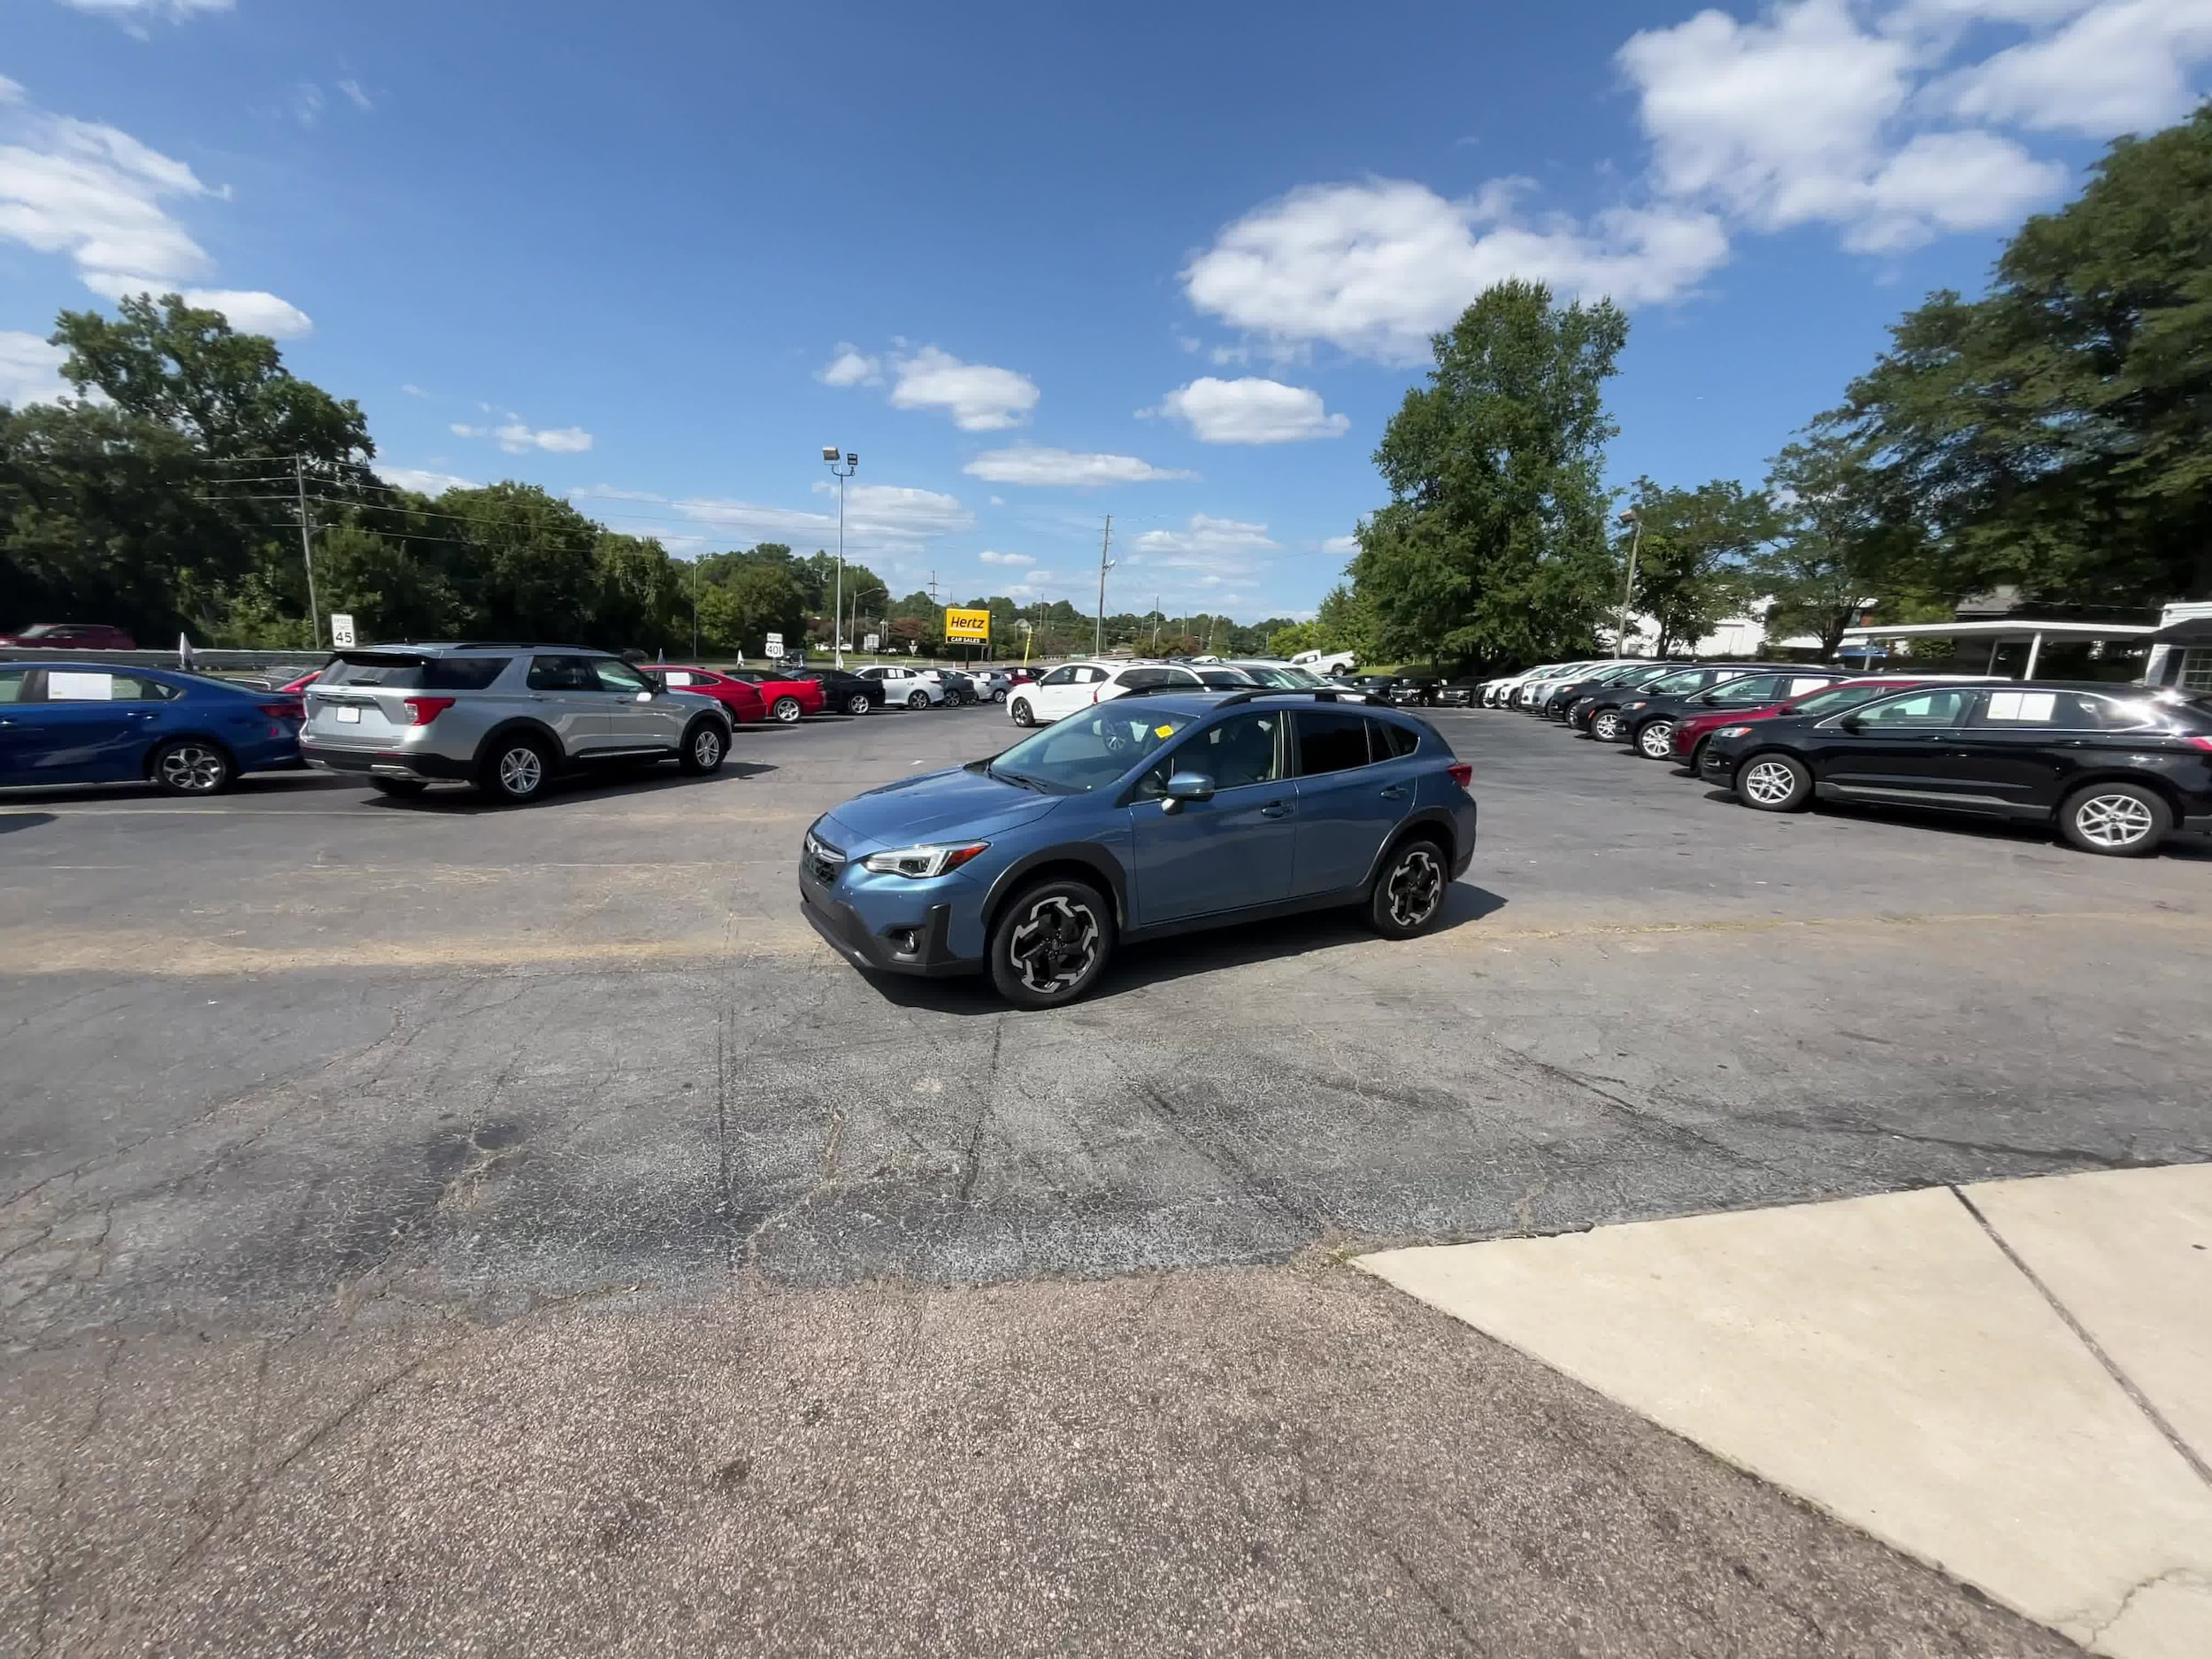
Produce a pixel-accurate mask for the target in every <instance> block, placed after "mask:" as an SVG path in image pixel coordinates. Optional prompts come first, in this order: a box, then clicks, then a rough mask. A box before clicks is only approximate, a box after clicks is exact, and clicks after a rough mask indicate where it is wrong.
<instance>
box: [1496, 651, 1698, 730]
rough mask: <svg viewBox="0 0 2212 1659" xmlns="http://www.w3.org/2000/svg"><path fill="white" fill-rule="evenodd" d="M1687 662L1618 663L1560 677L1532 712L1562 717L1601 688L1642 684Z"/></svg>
mask: <svg viewBox="0 0 2212 1659" xmlns="http://www.w3.org/2000/svg"><path fill="white" fill-rule="evenodd" d="M1689 666H1690V664H1687V663H1678V662H1671V661H1670V662H1663V663H1618V664H1615V665H1614V666H1612V667H1610V668H1606V669H1601V670H1599V671H1598V672H1595V673H1592V674H1578V675H1576V676H1574V677H1573V678H1572V679H1570V680H1561V681H1560V682H1559V684H1557V685H1555V686H1548V687H1545V690H1544V695H1542V696H1541V697H1540V698H1538V699H1537V700H1536V705H1535V706H1536V712H1537V713H1539V714H1546V715H1549V716H1550V717H1551V718H1553V719H1555V720H1563V719H1565V718H1567V715H1568V712H1569V711H1570V710H1571V709H1573V707H1574V706H1575V704H1576V703H1579V702H1581V701H1582V700H1583V699H1584V698H1585V697H1590V696H1594V695H1597V694H1598V693H1599V692H1601V691H1610V690H1611V689H1612V688H1613V687H1616V686H1645V685H1649V684H1650V683H1651V682H1652V681H1653V680H1657V679H1660V678H1661V677H1663V676H1664V675H1667V674H1671V673H1673V672H1676V671H1677V670H1678V669H1684V668H1687V667H1689Z"/></svg>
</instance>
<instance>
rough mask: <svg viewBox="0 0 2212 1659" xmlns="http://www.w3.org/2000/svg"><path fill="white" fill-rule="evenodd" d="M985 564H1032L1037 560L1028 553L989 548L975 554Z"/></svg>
mask: <svg viewBox="0 0 2212 1659" xmlns="http://www.w3.org/2000/svg"><path fill="white" fill-rule="evenodd" d="M976 557H978V558H979V559H981V560H982V561H983V562H984V563H985V564H986V565H1034V564H1035V563H1036V562H1037V561H1036V558H1035V557H1034V556H1033V555H1031V554H1028V553H995V552H993V551H991V550H990V549H985V550H984V551H982V552H980V553H979V554H977V555H976Z"/></svg>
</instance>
